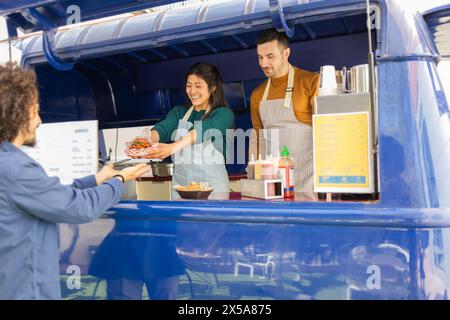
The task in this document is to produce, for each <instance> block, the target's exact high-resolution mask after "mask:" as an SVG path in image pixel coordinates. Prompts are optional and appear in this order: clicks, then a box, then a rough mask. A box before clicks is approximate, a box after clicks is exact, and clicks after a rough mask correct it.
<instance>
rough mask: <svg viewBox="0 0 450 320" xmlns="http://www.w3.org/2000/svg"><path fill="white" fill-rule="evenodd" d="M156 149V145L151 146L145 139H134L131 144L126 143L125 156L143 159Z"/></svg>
mask: <svg viewBox="0 0 450 320" xmlns="http://www.w3.org/2000/svg"><path fill="white" fill-rule="evenodd" d="M156 148H158V144H157V143H155V144H152V143H151V142H150V141H148V140H147V139H145V138H135V139H133V140H132V141H131V142H129V143H127V149H126V151H125V153H126V155H127V156H128V157H130V158H133V159H136V158H143V157H146V156H148V155H149V154H150V152H152V151H154V150H155V149H156Z"/></svg>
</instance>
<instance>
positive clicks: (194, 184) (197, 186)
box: [175, 182, 212, 191]
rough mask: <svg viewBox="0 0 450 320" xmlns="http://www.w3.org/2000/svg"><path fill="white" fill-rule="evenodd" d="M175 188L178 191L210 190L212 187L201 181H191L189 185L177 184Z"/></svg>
mask: <svg viewBox="0 0 450 320" xmlns="http://www.w3.org/2000/svg"><path fill="white" fill-rule="evenodd" d="M175 189H176V190H177V191H210V190H212V188H211V187H209V186H205V184H204V183H201V182H191V184H189V185H187V186H176V187H175Z"/></svg>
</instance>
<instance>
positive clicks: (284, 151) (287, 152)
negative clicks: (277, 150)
mask: <svg viewBox="0 0 450 320" xmlns="http://www.w3.org/2000/svg"><path fill="white" fill-rule="evenodd" d="M281 156H282V157H289V150H288V148H287V147H286V146H283V151H281Z"/></svg>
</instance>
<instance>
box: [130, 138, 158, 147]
mask: <svg viewBox="0 0 450 320" xmlns="http://www.w3.org/2000/svg"><path fill="white" fill-rule="evenodd" d="M151 146H152V144H151V143H150V141H148V140H147V139H145V138H136V139H134V140H133V141H132V142H131V144H130V147H129V148H130V149H145V148H150V147H151Z"/></svg>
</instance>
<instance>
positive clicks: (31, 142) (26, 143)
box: [23, 137, 36, 148]
mask: <svg viewBox="0 0 450 320" xmlns="http://www.w3.org/2000/svg"><path fill="white" fill-rule="evenodd" d="M23 145H24V146H27V147H31V148H34V147H35V146H36V137H32V138H28V139H26V140H25V141H24V142H23Z"/></svg>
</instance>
